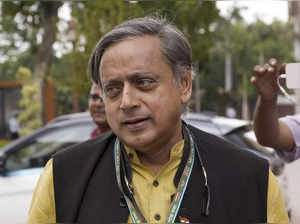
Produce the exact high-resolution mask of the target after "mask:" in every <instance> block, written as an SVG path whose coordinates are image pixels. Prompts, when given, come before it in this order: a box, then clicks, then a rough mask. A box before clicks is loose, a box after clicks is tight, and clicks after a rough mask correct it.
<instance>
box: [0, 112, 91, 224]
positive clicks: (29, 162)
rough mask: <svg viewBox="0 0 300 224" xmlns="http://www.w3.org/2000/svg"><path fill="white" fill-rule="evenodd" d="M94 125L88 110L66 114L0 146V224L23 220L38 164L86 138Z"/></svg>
mask: <svg viewBox="0 0 300 224" xmlns="http://www.w3.org/2000/svg"><path fill="white" fill-rule="evenodd" d="M95 127H96V125H95V124H94V122H93V120H92V118H91V117H90V115H89V113H79V114H73V115H66V116H62V117H58V118H57V119H55V120H53V121H52V122H49V123H48V124H47V125H45V126H44V127H42V128H40V129H38V130H36V131H34V132H33V133H31V134H29V135H27V136H24V137H21V138H19V139H17V140H16V141H14V142H12V143H10V144H8V145H6V146H5V147H2V148H1V149H0V208H1V211H0V223H5V224H10V223H12V224H15V223H25V220H26V217H27V213H28V209H29V206H30V202H31V198H32V194H33V191H34V188H35V185H36V183H37V180H38V177H39V175H40V173H41V172H42V169H43V168H42V167H43V166H44V165H45V163H46V162H47V161H48V159H49V158H50V157H51V155H52V154H53V153H55V152H57V151H59V150H62V149H64V148H66V147H68V146H71V145H74V144H77V143H80V142H83V141H86V140H88V139H89V138H90V133H91V132H92V131H93V130H94V128H95Z"/></svg>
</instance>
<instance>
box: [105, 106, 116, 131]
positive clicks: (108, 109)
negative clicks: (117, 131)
mask: <svg viewBox="0 0 300 224" xmlns="http://www.w3.org/2000/svg"><path fill="white" fill-rule="evenodd" d="M114 108H115V107H114V106H113V105H111V104H107V103H106V104H105V113H106V119H107V122H108V123H109V125H110V126H115V124H116V123H118V111H117V110H116V109H114Z"/></svg>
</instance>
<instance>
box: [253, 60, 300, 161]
mask: <svg viewBox="0 0 300 224" xmlns="http://www.w3.org/2000/svg"><path fill="white" fill-rule="evenodd" d="M284 73H285V65H282V66H279V65H278V62H277V60H276V59H274V58H272V59H270V60H269V63H268V64H265V65H264V66H259V65H256V66H255V67H254V76H253V77H252V78H251V82H252V83H253V85H254V86H255V87H256V90H257V92H258V94H259V96H258V100H257V104H256V108H255V112H254V131H255V135H256V137H257V140H258V142H259V143H260V144H262V145H265V146H268V147H272V148H275V149H276V150H277V152H278V154H279V155H280V156H281V157H282V158H283V159H284V160H286V161H288V162H291V161H294V160H296V159H298V158H300V114H296V115H293V116H286V117H283V118H279V117H278V108H277V96H278V93H279V87H278V85H277V78H278V76H279V75H280V74H284Z"/></svg>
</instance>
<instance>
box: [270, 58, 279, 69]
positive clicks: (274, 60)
mask: <svg viewBox="0 0 300 224" xmlns="http://www.w3.org/2000/svg"><path fill="white" fill-rule="evenodd" d="M269 64H270V65H271V66H272V67H273V68H277V60H276V59H275V58H271V59H270V60H269Z"/></svg>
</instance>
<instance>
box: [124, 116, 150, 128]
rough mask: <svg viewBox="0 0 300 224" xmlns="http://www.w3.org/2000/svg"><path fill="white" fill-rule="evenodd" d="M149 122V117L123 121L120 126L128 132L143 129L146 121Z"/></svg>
mask: <svg viewBox="0 0 300 224" xmlns="http://www.w3.org/2000/svg"><path fill="white" fill-rule="evenodd" d="M149 120H150V118H149V117H139V118H131V119H126V120H125V121H123V122H122V125H124V126H126V127H127V128H129V129H130V130H140V129H142V128H144V127H145V125H146V123H147V121H149Z"/></svg>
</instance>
